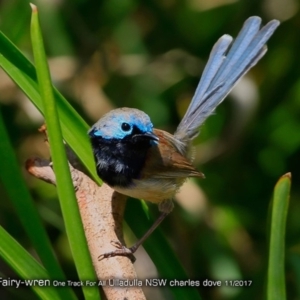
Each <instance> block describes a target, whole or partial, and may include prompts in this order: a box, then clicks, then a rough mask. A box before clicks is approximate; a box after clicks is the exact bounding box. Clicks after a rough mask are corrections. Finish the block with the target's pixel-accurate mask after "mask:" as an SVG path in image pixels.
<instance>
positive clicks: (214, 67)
mask: <svg viewBox="0 0 300 300" xmlns="http://www.w3.org/2000/svg"><path fill="white" fill-rule="evenodd" d="M260 25H261V18H259V17H250V18H249V19H247V20H246V21H245V23H244V26H243V28H242V30H241V31H240V33H239V34H238V36H237V38H236V39H235V40H234V42H233V44H232V46H231V47H230V45H231V43H232V40H233V38H232V37H231V36H230V35H226V34H225V35H223V36H222V37H221V38H220V39H219V40H218V41H217V43H216V44H215V45H214V47H213V49H212V51H211V53H210V57H209V60H208V62H207V65H206V67H205V69H204V71H203V74H202V77H201V79H200V82H199V84H198V87H197V89H196V92H195V95H194V97H193V99H192V101H191V104H190V106H189V108H188V110H187V112H186V114H185V116H184V117H183V119H182V121H181V122H180V124H179V126H178V128H177V130H176V132H175V134H174V135H175V136H176V138H177V139H179V140H181V141H182V142H184V143H187V142H188V141H190V140H192V139H193V138H195V137H196V136H197V135H198V133H199V127H200V126H201V125H202V124H203V122H204V121H205V120H206V118H207V117H208V116H210V115H211V114H212V113H213V111H214V110H215V108H216V107H217V106H218V105H219V104H220V103H221V102H222V101H223V100H224V98H225V97H226V96H227V95H228V93H229V92H230V91H231V90H232V88H233V87H234V86H235V84H236V83H237V82H238V80H239V79H240V78H241V77H242V76H243V75H244V74H245V73H247V72H248V71H249V70H250V69H251V68H252V67H253V66H254V65H255V64H256V63H257V62H258V61H259V60H260V59H261V58H262V57H263V56H264V54H265V53H266V51H267V46H266V45H265V44H266V42H267V41H268V40H269V38H270V37H271V35H272V34H273V33H274V31H275V29H276V28H277V27H278V25H279V21H277V20H272V21H270V22H269V23H268V24H266V25H265V26H264V27H262V28H261V29H260Z"/></svg>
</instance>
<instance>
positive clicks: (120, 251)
mask: <svg viewBox="0 0 300 300" xmlns="http://www.w3.org/2000/svg"><path fill="white" fill-rule="evenodd" d="M110 243H111V244H112V245H113V246H114V247H116V248H117V249H116V250H114V251H110V252H106V253H103V254H101V255H99V256H98V260H99V261H100V260H102V259H104V258H110V257H115V256H127V257H128V258H129V259H130V260H131V262H132V263H134V262H135V260H136V258H135V257H134V255H133V252H134V251H133V249H131V248H127V247H125V246H124V245H122V244H121V243H120V242H119V241H111V242H110Z"/></svg>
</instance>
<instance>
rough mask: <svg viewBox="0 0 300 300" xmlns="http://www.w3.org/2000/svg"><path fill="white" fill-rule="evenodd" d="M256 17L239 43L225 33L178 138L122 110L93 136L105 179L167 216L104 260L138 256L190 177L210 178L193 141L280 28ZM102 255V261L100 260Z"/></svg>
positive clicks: (131, 111)
mask: <svg viewBox="0 0 300 300" xmlns="http://www.w3.org/2000/svg"><path fill="white" fill-rule="evenodd" d="M260 25H261V19H260V18H259V17H256V16H254V17H250V18H249V19H247V20H246V22H245V23H244V26H243V28H242V29H241V31H240V33H239V34H238V36H237V38H236V39H235V41H234V42H233V43H232V41H233V38H232V37H231V36H229V35H226V34H225V35H223V36H222V37H221V38H220V39H219V40H218V41H217V42H216V44H215V45H214V47H213V49H212V51H211V53H210V57H209V60H208V62H207V65H206V67H205V69H204V71H203V74H202V77H201V80H200V82H199V84H198V87H197V89H196V92H195V95H194V97H193V99H192V101H191V104H190V106H189V108H188V110H187V112H186V114H185V116H184V117H183V119H182V121H181V122H180V124H179V126H178V127H177V130H176V131H175V133H174V135H172V134H170V133H168V132H166V131H163V130H160V129H155V128H153V125H152V122H151V120H150V118H149V116H148V115H147V114H145V113H144V112H143V111H140V110H138V109H135V108H126V107H125V108H118V109H114V110H112V111H110V112H109V113H107V114H105V115H104V116H103V117H102V118H101V119H100V120H99V121H98V122H97V123H95V124H94V125H93V126H92V127H91V129H90V130H89V132H88V134H89V137H90V139H91V144H92V148H93V153H94V158H95V162H96V169H97V173H98V175H99V177H100V178H101V179H102V180H103V181H104V182H106V183H107V184H108V185H109V186H111V187H112V188H113V189H114V190H115V191H117V192H119V193H121V194H124V195H127V196H130V197H133V198H138V199H144V200H147V201H150V202H153V203H157V204H158V208H159V210H160V212H161V215H160V216H159V218H158V219H157V220H156V222H155V223H154V224H153V226H152V227H151V228H150V229H149V230H148V231H147V233H146V234H145V235H144V236H143V237H142V238H141V239H140V240H139V241H138V242H137V243H136V244H135V245H134V246H132V247H131V248H126V247H125V246H123V245H121V244H120V243H119V242H116V243H115V246H116V247H117V249H116V250H115V251H112V252H109V253H104V254H103V255H101V256H100V257H101V259H102V258H107V257H111V256H115V255H132V254H133V253H134V252H135V251H136V249H137V248H138V247H139V246H140V245H141V244H142V243H143V242H144V241H145V239H146V238H147V237H148V236H149V235H150V234H151V233H152V232H153V230H154V229H155V228H156V227H157V226H158V225H159V224H160V223H161V221H162V220H163V219H164V218H165V217H166V216H167V215H168V214H169V213H170V212H171V211H172V209H173V201H172V200H173V199H174V197H175V195H176V193H177V192H178V190H179V188H180V187H181V185H182V184H183V183H184V182H185V180H186V179H187V178H189V177H199V178H203V177H204V175H203V174H202V173H201V172H199V171H197V170H196V169H195V168H194V167H193V165H192V157H191V148H192V140H193V139H194V138H195V137H196V136H197V135H198V134H199V128H200V127H201V125H202V124H203V122H204V121H205V120H206V119H207V117H208V116H210V115H211V114H212V113H213V112H214V110H215V109H216V107H217V106H218V105H219V104H220V103H221V102H222V101H223V100H224V98H225V97H226V96H227V95H228V93H229V92H230V91H231V89H232V88H233V87H234V85H235V84H236V83H237V81H238V80H239V79H240V78H241V77H242V76H243V75H244V74H245V73H246V72H248V71H249V70H250V69H251V68H252V67H253V66H254V65H255V64H256V63H257V62H258V61H259V60H260V59H261V58H262V57H263V56H264V54H265V53H266V51H267V47H266V45H265V44H266V42H267V41H268V39H269V38H270V37H271V35H272V34H273V33H274V31H275V29H276V28H277V27H278V25H279V21H277V20H272V21H270V22H269V23H268V24H266V25H265V26H264V27H262V28H261V29H260ZM100 257H99V259H100Z"/></svg>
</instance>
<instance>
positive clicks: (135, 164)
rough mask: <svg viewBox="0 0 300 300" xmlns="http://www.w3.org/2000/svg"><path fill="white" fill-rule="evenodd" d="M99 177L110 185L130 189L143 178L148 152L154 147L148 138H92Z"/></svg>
mask: <svg viewBox="0 0 300 300" xmlns="http://www.w3.org/2000/svg"><path fill="white" fill-rule="evenodd" d="M91 143H92V148H93V152H94V158H95V161H96V168H97V173H98V176H99V177H100V178H101V179H102V180H103V181H104V182H106V183H107V184H108V185H110V186H112V187H114V186H120V187H130V186H131V185H132V180H133V179H138V178H140V176H141V171H142V169H143V166H144V164H145V160H146V156H147V151H148V149H149V148H150V147H152V146H154V145H153V143H151V141H150V140H149V139H147V138H145V139H138V140H134V139H132V138H131V137H130V136H128V137H127V138H124V139H105V138H102V137H97V136H91Z"/></svg>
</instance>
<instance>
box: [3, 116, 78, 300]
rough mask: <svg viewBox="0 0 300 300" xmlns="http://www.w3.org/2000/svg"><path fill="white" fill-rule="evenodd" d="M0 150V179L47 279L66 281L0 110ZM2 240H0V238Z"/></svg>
mask: <svg viewBox="0 0 300 300" xmlns="http://www.w3.org/2000/svg"><path fill="white" fill-rule="evenodd" d="M0 137H1V143H0V153H1V168H0V179H1V181H2V183H3V184H4V187H5V189H6V192H7V194H8V196H9V197H10V200H11V201H12V203H13V205H14V207H15V209H16V211H17V214H18V216H19V218H20V220H21V223H22V225H23V227H24V229H25V231H26V233H27V235H28V236H29V238H30V239H31V241H32V243H33V245H34V247H35V249H36V251H37V253H38V255H39V257H40V259H41V261H42V263H43V265H44V266H45V267H46V269H47V271H48V272H49V275H50V278H52V279H60V280H65V275H64V273H63V271H62V269H61V268H60V266H59V264H58V262H57V260H56V258H55V256H54V253H53V251H52V247H51V243H50V241H49V238H48V236H47V233H46V231H45V228H44V227H43V224H42V222H41V220H40V217H39V215H38V213H37V210H36V208H35V206H34V204H33V200H32V198H31V196H30V194H29V191H28V189H27V187H26V185H25V183H24V180H23V178H22V175H21V172H20V169H19V166H18V163H17V158H16V156H15V153H14V149H13V147H12V146H11V144H10V141H9V138H8V135H7V132H6V129H5V127H4V123H3V119H2V114H1V112H0ZM0 241H1V243H3V241H2V240H1V239H0ZM58 292H59V294H60V295H61V298H62V299H74V298H75V295H74V293H73V291H72V290H71V289H70V288H69V287H64V288H62V289H59V291H58Z"/></svg>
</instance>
